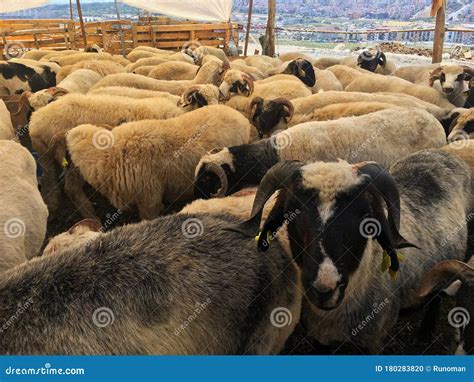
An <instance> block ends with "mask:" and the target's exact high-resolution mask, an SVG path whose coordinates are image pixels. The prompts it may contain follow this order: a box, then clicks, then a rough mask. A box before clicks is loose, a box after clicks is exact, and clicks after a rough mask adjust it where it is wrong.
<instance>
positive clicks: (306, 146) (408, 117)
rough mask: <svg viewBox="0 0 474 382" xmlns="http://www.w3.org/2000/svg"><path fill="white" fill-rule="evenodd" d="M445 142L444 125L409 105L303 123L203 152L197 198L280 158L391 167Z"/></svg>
mask: <svg viewBox="0 0 474 382" xmlns="http://www.w3.org/2000/svg"><path fill="white" fill-rule="evenodd" d="M445 142H446V135H445V133H444V129H443V127H442V126H441V124H440V123H439V122H438V121H437V120H436V118H435V117H433V116H432V115H431V114H429V113H428V112H426V111H424V110H420V109H416V108H409V107H404V108H392V109H387V110H382V111H378V112H375V113H371V114H368V115H364V116H360V117H348V118H340V119H337V120H334V121H325V122H307V123H302V124H299V125H296V126H293V127H290V128H289V129H287V130H285V131H283V132H281V133H278V134H276V135H274V136H272V137H271V138H268V139H264V140H261V141H259V142H256V143H252V144H250V145H242V146H234V147H228V148H224V149H222V150H221V151H220V152H217V153H212V154H207V155H205V156H203V157H202V158H201V160H200V161H199V164H198V166H197V167H196V171H195V179H196V180H195V187H196V190H197V191H198V193H197V195H196V197H200V198H209V197H211V196H213V195H217V196H222V195H228V194H231V193H233V192H235V191H238V190H240V189H242V188H243V187H250V186H255V185H257V184H258V183H259V182H260V180H261V179H262V177H263V175H265V173H266V172H267V170H268V169H269V168H270V167H272V166H273V165H274V164H276V163H277V162H279V161H282V160H312V161H315V160H324V161H331V160H337V159H338V158H341V159H345V160H347V161H349V162H351V163H357V162H361V161H365V160H374V161H377V162H379V163H380V164H382V165H384V166H389V165H390V164H392V163H394V162H395V161H396V160H398V159H399V158H402V157H404V156H406V155H408V154H410V153H412V152H415V151H418V150H421V149H424V148H431V147H441V146H442V145H444V144H445Z"/></svg>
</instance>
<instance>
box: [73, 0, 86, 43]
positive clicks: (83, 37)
mask: <svg viewBox="0 0 474 382" xmlns="http://www.w3.org/2000/svg"><path fill="white" fill-rule="evenodd" d="M76 4H77V15H78V16H79V23H80V24H81V31H82V40H83V41H84V48H85V47H86V46H87V35H86V28H85V27H84V19H83V17H82V8H81V1H80V0H76Z"/></svg>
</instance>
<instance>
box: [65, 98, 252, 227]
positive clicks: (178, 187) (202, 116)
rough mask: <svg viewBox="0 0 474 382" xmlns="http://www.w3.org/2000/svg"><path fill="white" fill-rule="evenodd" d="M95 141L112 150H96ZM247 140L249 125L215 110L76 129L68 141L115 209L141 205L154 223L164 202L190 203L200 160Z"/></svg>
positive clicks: (218, 107) (225, 109) (223, 108)
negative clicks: (159, 119) (187, 201)
mask: <svg viewBox="0 0 474 382" xmlns="http://www.w3.org/2000/svg"><path fill="white" fill-rule="evenodd" d="M94 137H95V140H98V139H100V138H101V137H102V138H103V139H104V140H106V141H108V142H111V144H110V145H108V147H105V148H104V149H102V150H101V149H100V148H99V149H98V148H97V145H95V146H94V144H93V142H94ZM249 138H250V124H249V122H248V120H247V119H246V118H245V117H243V116H242V115H241V114H240V113H238V112H237V111H235V110H232V109H231V108H229V107H227V106H222V105H216V106H208V107H205V108H200V109H198V110H195V111H192V112H189V113H186V114H184V115H182V116H180V117H177V118H172V119H168V120H165V121H156V120H148V121H140V122H133V123H127V124H124V125H121V126H118V127H116V128H114V129H113V130H112V131H108V130H106V129H103V128H100V127H98V126H93V125H82V126H78V127H76V128H74V129H72V130H71V131H70V132H69V134H68V135H67V145H68V151H69V153H70V155H71V158H72V161H73V162H74V164H75V165H76V166H77V167H78V168H79V170H80V172H81V174H82V176H83V177H84V179H85V180H86V181H87V182H88V183H89V184H91V185H92V186H93V187H94V188H95V189H97V190H98V191H100V192H101V193H103V194H104V195H105V196H107V197H108V198H109V200H110V201H111V202H112V204H113V205H114V206H115V207H117V208H120V209H121V210H126V209H129V208H130V207H132V206H133V205H137V207H138V210H139V212H140V217H141V218H142V219H153V218H156V217H157V216H158V215H159V214H160V212H161V211H162V209H163V202H164V201H168V202H173V201H176V200H180V199H181V200H183V199H189V198H191V197H192V194H193V174H194V168H195V167H196V164H197V162H198V161H199V158H200V157H201V156H202V155H204V154H205V153H206V152H207V151H209V150H211V149H213V148H214V147H223V146H226V145H229V144H232V143H234V144H244V143H248V141H249ZM231 142H232V143H231ZM125 147H126V150H124V148H125Z"/></svg>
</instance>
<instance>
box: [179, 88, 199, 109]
mask: <svg viewBox="0 0 474 382" xmlns="http://www.w3.org/2000/svg"><path fill="white" fill-rule="evenodd" d="M196 92H198V89H196V87H195V86H190V87H189V88H188V89H187V90H186V91H185V92H184V93H183V94H182V96H181V100H180V103H181V106H183V107H186V106H189V105H190V104H192V103H193V95H194V94H195V93H196Z"/></svg>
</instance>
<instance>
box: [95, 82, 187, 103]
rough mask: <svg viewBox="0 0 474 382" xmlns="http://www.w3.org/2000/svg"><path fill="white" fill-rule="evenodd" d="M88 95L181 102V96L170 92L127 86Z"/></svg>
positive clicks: (98, 89)
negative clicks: (162, 99)
mask: <svg viewBox="0 0 474 382" xmlns="http://www.w3.org/2000/svg"><path fill="white" fill-rule="evenodd" d="M88 94H91V95H99V94H102V95H107V94H108V95H113V96H119V97H129V98H164V99H166V100H169V101H170V102H174V103H175V104H177V103H178V101H179V100H180V97H179V96H176V95H173V94H170V93H168V92H159V91H154V90H144V89H136V88H129V87H126V86H107V87H103V88H97V89H93V90H90V91H89V92H88Z"/></svg>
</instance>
